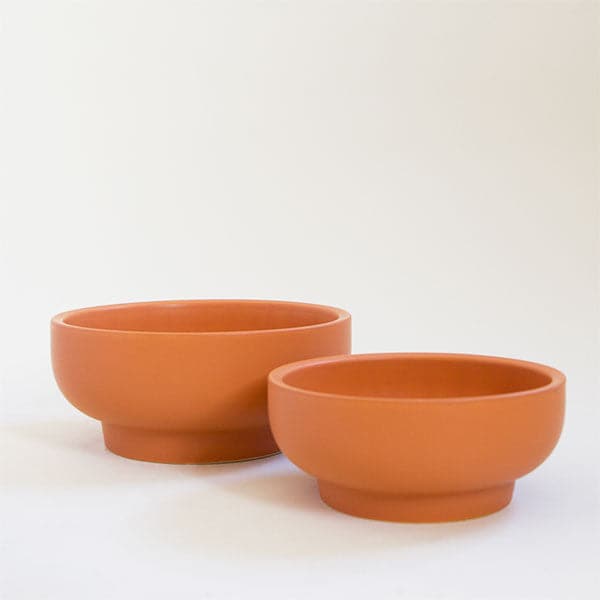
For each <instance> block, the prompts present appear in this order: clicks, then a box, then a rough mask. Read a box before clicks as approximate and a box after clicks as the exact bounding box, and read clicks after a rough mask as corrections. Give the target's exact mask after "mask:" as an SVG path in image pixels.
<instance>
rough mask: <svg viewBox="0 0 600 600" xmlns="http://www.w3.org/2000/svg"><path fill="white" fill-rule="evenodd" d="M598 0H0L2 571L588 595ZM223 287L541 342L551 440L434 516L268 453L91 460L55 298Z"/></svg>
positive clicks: (513, 351) (438, 333) (281, 587)
mask: <svg viewBox="0 0 600 600" xmlns="http://www.w3.org/2000/svg"><path fill="white" fill-rule="evenodd" d="M599 10H600V9H599V4H598V3H596V2H567V1H564V2H544V1H531V2H520V3H518V2H517V3H507V2H502V1H500V0H494V1H490V2H485V3H483V2H482V3H480V2H457V3H452V2H426V3H420V2H409V3H400V2H383V1H382V2H367V1H366V0H365V1H362V2H347V3H342V2H331V1H328V2H299V1H298V2H274V1H267V2H258V1H249V2H242V1H241V0H238V1H223V2H216V1H215V2H201V1H189V0H182V1H178V2H167V1H163V2H158V1H146V2H142V1H139V2H136V1H133V0H121V1H116V0H115V1H100V0H87V1H86V0H80V1H66V0H53V1H52V2H47V1H39V2H32V1H29V0H13V1H6V0H0V76H1V79H0V103H1V104H0V108H1V113H0V154H1V156H0V158H1V161H0V169H1V171H0V175H1V183H0V186H1V187H0V203H1V204H0V206H1V214H0V233H1V242H2V249H1V252H2V255H1V259H2V263H1V268H2V271H1V279H0V282H1V283H2V288H3V292H2V294H1V296H0V298H1V303H2V304H1V307H2V313H3V314H4V315H5V318H4V322H3V324H2V333H1V335H0V340H1V342H0V349H1V356H0V373H1V385H2V387H1V392H0V393H1V400H2V414H3V429H4V432H3V435H2V443H3V445H4V449H3V451H2V462H3V487H4V494H3V500H2V502H3V508H2V518H3V527H2V530H3V531H2V537H3V539H2V542H3V545H2V550H1V552H2V556H1V557H0V558H1V560H0V564H1V567H0V569H2V572H3V573H2V574H3V583H2V588H0V597H2V598H7V599H9V600H21V599H23V600H37V599H38V598H48V599H51V600H54V599H55V598H56V599H58V598H60V599H71V598H73V599H75V598H83V597H85V598H87V599H90V600H96V599H98V600H100V599H102V600H106V599H112V598H115V599H120V598H127V597H144V598H148V599H154V598H164V597H166V596H167V595H173V596H174V597H178V598H194V599H197V598H207V599H221V598H241V597H244V598H253V597H256V598H277V599H287V598H304V597H309V596H310V597H328V598H331V597H340V598H364V597H365V596H372V597H379V598H403V597H406V598H414V599H420V598H423V599H438V600H440V599H451V598H452V599H453V598H460V599H477V600H482V599H486V598H490V599H491V598H523V599H531V598H540V599H558V598H561V599H562V598H577V599H578V600H579V599H581V600H584V599H587V598H592V597H596V594H597V593H598V591H599V590H598V580H597V579H594V569H596V568H597V564H596V563H597V560H598V551H599V547H598V542H597V539H598V536H599V534H600V532H599V530H598V520H599V516H600V515H599V511H598V504H599V498H598V478H597V475H598V473H597V466H596V463H597V456H598V450H600V448H599V444H598V442H597V438H598V436H597V417H598V411H597V408H596V406H597V403H598V400H599V398H598V393H599V389H598V368H599V356H600V352H599V347H598V333H599V322H600V317H599V309H598V306H599V297H598V230H599V220H598V205H599V198H598V168H599V161H600V156H599V150H598V148H599V119H598V106H600V92H599V83H598V81H599V68H600V65H599V61H598V44H599V43H600V36H599V34H598V18H599ZM215 297H216V298H224V297H250V298H275V299H290V300H303V301H309V302H311V301H312V302H318V303H324V304H333V305H337V306H341V307H343V308H346V309H348V310H349V311H350V312H351V313H352V315H353V317H354V351H356V352H369V351H405V350H406V351H457V352H476V353H488V354H499V355H506V356H514V357H519V358H524V359H529V360H534V361H540V362H545V363H548V364H550V365H552V366H555V367H558V368H560V369H561V370H563V371H564V372H565V373H566V374H567V377H568V400H567V402H568V409H567V421H566V425H565V430H564V434H563V438H562V439H561V442H560V443H559V446H558V447H557V449H556V451H555V453H554V454H553V455H552V457H551V458H550V459H549V461H548V462H547V463H545V464H544V465H543V466H542V467H541V468H540V469H539V470H537V471H536V472H535V473H533V474H531V475H530V476H528V477H527V478H525V479H524V480H522V481H520V482H519V483H518V484H517V488H516V494H515V499H514V501H513V504H512V505H511V506H510V507H509V508H508V509H507V510H505V511H503V512H501V513H498V514H497V515H494V516H491V517H488V518H484V519H480V520H476V521H471V522H465V523H456V524H449V525H425V526H422V525H421V526H415V525H398V524H388V523H377V522H370V521H363V520H360V519H354V518H350V517H347V516H344V515H341V514H337V513H335V512H334V511H332V510H330V509H328V508H326V507H324V506H323V505H322V504H321V503H320V501H319V499H318V495H317V493H316V488H315V484H314V482H313V481H312V480H311V479H309V478H308V477H306V476H304V475H303V474H302V473H300V472H299V471H297V470H296V469H295V468H294V467H293V466H291V465H290V463H289V462H287V460H286V459H285V458H284V457H277V458H273V459H268V460H264V461H256V462H252V463H247V464H239V465H227V466H215V467H173V466H166V465H151V464H144V463H137V462H133V461H127V460H124V459H120V458H118V457H115V456H112V455H110V454H109V453H108V452H107V451H105V450H104V448H103V444H102V439H101V434H100V428H99V425H98V424H96V423H94V422H93V421H91V420H89V419H88V418H86V417H84V416H83V415H79V414H78V413H76V412H75V410H74V409H73V408H72V407H70V406H69V405H68V404H67V403H66V401H65V400H64V399H63V398H62V397H61V395H60V393H59V392H58V390H57V389H56V387H55V385H54V383H53V379H52V374H51V371H50V366H49V344H48V341H49V340H48V325H49V319H50V317H51V316H52V314H54V313H56V312H59V311H61V310H64V309H69V308H76V307H80V306H87V305H95V304H105V303H111V302H122V301H133V300H146V299H165V298H215ZM594 454H595V456H594ZM592 457H594V458H593V459H592ZM2 594H3V595H2Z"/></svg>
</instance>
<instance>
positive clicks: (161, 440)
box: [102, 423, 279, 464]
mask: <svg viewBox="0 0 600 600" xmlns="http://www.w3.org/2000/svg"><path fill="white" fill-rule="evenodd" d="M102 431H103V433H104V443H105V444H106V447H107V448H108V449H109V450H110V451H111V452H114V453H115V454H118V455H120V456H124V457H126V458H133V459H136V460H145V461H149V462H159V463H173V464H202V463H215V462H234V461H239V460H250V459H252V458H261V457H264V456H270V455H271V454H276V453H277V452H279V448H278V447H277V444H275V440H274V439H273V436H272V435H271V432H270V430H269V429H268V428H265V429H242V430H238V431H196V432H193V431H165V430H163V431H160V430H159V431H155V430H152V431H151V430H147V429H137V428H134V427H122V426H121V425H111V424H109V423H102Z"/></svg>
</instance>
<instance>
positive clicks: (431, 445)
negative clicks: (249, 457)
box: [269, 354, 565, 522]
mask: <svg viewBox="0 0 600 600" xmlns="http://www.w3.org/2000/svg"><path fill="white" fill-rule="evenodd" d="M564 402H565V377H564V375H563V374H562V373H560V372H559V371H556V370H555V369H552V368H550V367H546V366H543V365H539V364H535V363H530V362H524V361H520V360H511V359H507V358H493V357H488V356H473V355H461V354H371V355H369V354H365V355H354V356H338V357H335V356H334V357H327V358H321V359H315V360H305V361H302V362H297V363H294V364H291V365H285V366H282V367H279V368H278V369H275V370H274V371H273V372H272V373H271V374H270V376H269V417H270V421H271V429H272V431H273V434H274V436H275V440H276V441H277V444H278V445H279V447H280V448H281V450H282V451H283V453H284V454H286V455H287V456H288V457H289V459H290V460H291V461H292V462H294V463H295V464H296V465H298V467H300V468H301V469H303V470H304V471H306V472H307V473H310V474H311V475H313V476H314V477H316V478H317V479H318V483H319V491H320V494H321V498H322V499H323V500H324V501H325V502H326V503H327V504H329V505H330V506H332V507H333V508H335V509H337V510H340V511H342V512H345V513H349V514H351V515H356V516H360V517H366V518H371V519H381V520H385V521H405V522H434V521H455V520H460V519H469V518H472V517H479V516H483V515H487V514H489V513H493V512H495V511H497V510H500V509H501V508H503V507H504V506H506V505H507V504H508V503H509V502H510V500H511V497H512V493H513V488H514V482H515V479H517V478H519V477H522V476H523V475H525V474H526V473H529V471H531V470H532V469H535V467H537V466H538V465H539V464H541V463H542V462H543V461H544V459H545V458H546V457H547V456H548V455H549V454H550V452H551V451H552V449H553V448H554V446H555V444H556V442H557V441H558V438H559V435H560V432H561V428H562V423H563V415H564Z"/></svg>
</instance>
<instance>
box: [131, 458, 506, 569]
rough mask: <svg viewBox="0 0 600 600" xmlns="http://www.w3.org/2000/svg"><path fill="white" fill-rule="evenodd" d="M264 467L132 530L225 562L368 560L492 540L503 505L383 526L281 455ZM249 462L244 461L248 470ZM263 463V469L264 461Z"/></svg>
mask: <svg viewBox="0 0 600 600" xmlns="http://www.w3.org/2000/svg"><path fill="white" fill-rule="evenodd" d="M271 460H272V463H271V465H270V466H269V467H268V468H267V467H266V466H261V465H260V464H259V465H258V466H254V467H252V466H250V467H247V468H246V469H243V470H240V471H237V472H235V473H232V472H230V473H228V474H224V473H221V474H220V475H219V476H217V477H210V478H208V479H205V480H204V482H207V483H208V485H209V486H210V488H212V489H213V490H214V492H212V491H211V490H206V489H204V490H202V491H198V493H191V494H186V495H180V496H177V497H175V498H170V499H167V500H164V501H162V502H161V503H160V504H159V505H157V506H156V507H155V508H153V509H151V510H150V511H148V512H145V513H144V514H143V515H140V519H139V521H138V522H137V523H136V524H135V527H136V528H137V529H138V531H139V533H140V535H142V536H143V537H144V539H145V540H146V541H148V542H150V543H155V544H157V545H159V546H163V547H168V548H169V551H171V552H175V553H182V554H189V553H194V554H196V555H198V556H202V555H205V556H219V557H224V558H227V559H228V560H232V561H235V560H240V561H248V560H254V559H256V560H261V559H265V558H267V559H293V558H300V557H309V556H310V557H320V558H323V559H325V558H328V557H331V558H335V557H339V556H348V557H361V556H373V555H377V554H379V553H383V552H388V551H389V550H390V549H393V550H394V552H396V553H397V556H398V557H399V558H401V557H402V553H404V552H407V553H408V552H411V551H412V550H414V548H416V547H419V546H422V545H426V544H435V543H437V542H439V541H443V540H448V539H451V538H458V537H464V536H472V537H474V538H476V537H478V536H479V535H485V536H493V535H494V531H495V530H497V528H499V527H501V526H502V523H503V522H505V521H506V519H508V518H509V511H510V507H508V508H507V509H504V510H503V511H500V512H499V513H496V514H494V515H490V516H488V517H484V518H480V519H473V520H470V521H461V522H456V523H443V524H403V523H386V522H382V521H373V520H368V519H360V518H356V517H351V516H349V515H345V514H343V513H340V512H337V511H335V510H333V509H331V508H330V507H328V506H327V505H325V504H324V503H323V502H322V501H321V499H320V497H319V493H318V490H317V485H316V482H315V481H314V479H312V478H311V477H309V476H308V475H305V474H304V473H302V472H300V471H298V470H297V469H296V468H295V467H294V466H293V465H291V464H290V463H289V462H288V461H287V459H285V458H284V457H277V458H274V459H271ZM248 464H249V463H246V465H248ZM263 464H264V463H263Z"/></svg>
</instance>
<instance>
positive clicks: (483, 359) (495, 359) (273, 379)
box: [269, 352, 567, 404]
mask: <svg viewBox="0 0 600 600" xmlns="http://www.w3.org/2000/svg"><path fill="white" fill-rule="evenodd" d="M402 358H409V359H413V358H422V359H436V360H455V359H457V358H462V359H469V360H472V361H474V362H479V363H495V364H505V365H511V366H520V367H523V368H527V369H530V370H533V371H535V372H537V373H540V374H543V375H547V376H548V377H550V382H549V383H547V384H545V385H542V386H538V387H534V388H529V389H526V390H519V391H516V392H504V393H500V394H481V395H476V396H443V397H436V398H427V397H425V398H422V397H420V398H411V397H408V396H407V397H398V396H369V395H364V394H361V395H358V394H339V393H335V392H319V391H316V390H310V389H306V388H302V387H299V386H296V385H290V384H289V383H287V382H285V381H284V378H285V377H286V376H287V375H289V374H290V373H292V372H294V371H297V370H301V369H305V368H307V367H308V368H310V367H312V366H317V365H323V364H330V363H340V362H360V361H373V360H374V361H378V360H389V359H402ZM566 379H567V378H566V376H565V374H564V373H562V372H561V371H559V370H558V369H555V368H553V367H549V366H548V365H544V364H541V363H536V362H531V361H526V360H521V359H517V358H508V357H503V356H491V355H487V354H468V353H466V354H465V353H449V352H379V353H364V354H337V355H335V356H323V357H318V358H309V359H306V360H300V361H296V362H293V363H287V364H285V365H281V366H280V367H277V368H275V369H273V370H272V371H271V372H270V373H269V384H270V385H274V386H277V387H280V388H283V389H285V390H288V391H292V392H298V393H302V394H306V395H310V396H315V397H319V398H323V399H330V400H333V399H337V400H348V401H358V402H365V401H368V402H371V403H372V402H383V403H389V402H394V403H397V404H413V403H421V404H422V403H428V404H446V403H453V402H454V403H468V402H480V401H482V400H484V401H485V400H502V399H510V398H519V397H525V396H530V395H532V394H538V393H541V392H548V391H552V390H555V389H558V388H560V387H561V386H563V385H565V383H566Z"/></svg>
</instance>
